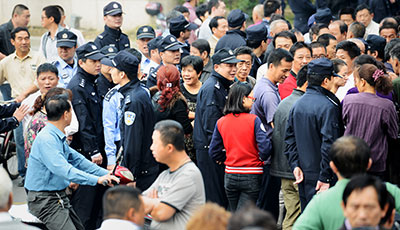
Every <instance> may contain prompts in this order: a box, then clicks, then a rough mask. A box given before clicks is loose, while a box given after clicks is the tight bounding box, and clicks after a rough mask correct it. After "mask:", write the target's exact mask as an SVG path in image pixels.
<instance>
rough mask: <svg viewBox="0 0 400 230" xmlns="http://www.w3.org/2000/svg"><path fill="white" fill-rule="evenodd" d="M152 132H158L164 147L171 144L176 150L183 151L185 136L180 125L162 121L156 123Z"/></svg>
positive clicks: (174, 122)
mask: <svg viewBox="0 0 400 230" xmlns="http://www.w3.org/2000/svg"><path fill="white" fill-rule="evenodd" d="M154 131H158V132H160V138H161V141H162V142H163V143H164V145H167V144H172V145H173V146H174V147H175V149H176V150H178V151H183V150H185V134H184V132H183V127H182V125H181V124H180V123H179V122H177V121H174V120H162V121H159V122H157V123H156V125H155V126H154Z"/></svg>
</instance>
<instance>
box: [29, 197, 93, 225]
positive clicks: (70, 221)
mask: <svg viewBox="0 0 400 230" xmlns="http://www.w3.org/2000/svg"><path fill="white" fill-rule="evenodd" d="M27 199H28V208H29V212H30V213H32V215H34V216H36V217H37V218H38V219H39V220H41V221H42V222H43V223H44V224H45V225H46V228H47V229H49V230H53V229H54V230H75V229H78V230H84V229H85V228H84V227H83V225H82V223H81V221H80V219H79V217H78V215H77V214H76V213H75V211H74V209H73V208H72V206H71V203H70V201H69V199H68V197H67V195H66V194H65V192H64V191H54V192H35V191H29V192H28V197H27Z"/></svg>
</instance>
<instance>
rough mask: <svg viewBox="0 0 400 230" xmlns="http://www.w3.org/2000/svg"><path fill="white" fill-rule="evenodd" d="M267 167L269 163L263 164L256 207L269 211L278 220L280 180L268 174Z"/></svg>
mask: <svg viewBox="0 0 400 230" xmlns="http://www.w3.org/2000/svg"><path fill="white" fill-rule="evenodd" d="M269 168H270V166H269V165H265V166H264V173H263V178H262V183H261V190H260V195H259V197H258V200H257V207H259V208H260V209H263V210H265V211H269V212H271V214H272V215H273V216H274V217H275V220H278V216H279V191H280V189H281V180H280V178H278V177H274V176H271V175H270V174H269Z"/></svg>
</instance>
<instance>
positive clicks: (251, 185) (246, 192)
mask: <svg viewBox="0 0 400 230" xmlns="http://www.w3.org/2000/svg"><path fill="white" fill-rule="evenodd" d="M240 178H241V179H240V190H241V192H240V197H239V202H238V206H237V209H240V208H241V207H243V206H244V205H245V204H246V203H248V202H253V203H254V204H255V203H256V202H257V199H258V196H259V195H260V188H261V181H262V174H241V175H240Z"/></svg>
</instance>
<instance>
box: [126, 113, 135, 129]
mask: <svg viewBox="0 0 400 230" xmlns="http://www.w3.org/2000/svg"><path fill="white" fill-rule="evenodd" d="M124 117H125V125H127V126H130V125H132V124H133V122H135V118H136V114H135V113H134V112H130V111H126V112H125V114H124Z"/></svg>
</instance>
